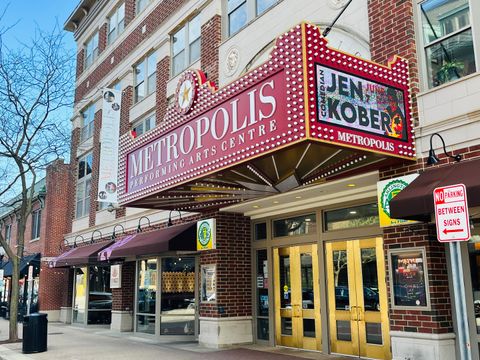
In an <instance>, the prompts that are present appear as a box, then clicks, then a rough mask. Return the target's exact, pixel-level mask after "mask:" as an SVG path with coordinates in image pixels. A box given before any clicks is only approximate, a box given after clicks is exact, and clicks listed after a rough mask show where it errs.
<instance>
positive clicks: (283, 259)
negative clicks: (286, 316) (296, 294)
mask: <svg viewBox="0 0 480 360" xmlns="http://www.w3.org/2000/svg"><path fill="white" fill-rule="evenodd" d="M279 259H280V284H279V285H280V286H279V288H278V290H279V291H280V307H281V308H282V309H287V308H291V307H292V293H291V288H292V287H291V284H290V256H289V255H281V256H280V257H279Z"/></svg>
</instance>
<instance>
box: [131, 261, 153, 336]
mask: <svg viewBox="0 0 480 360" xmlns="http://www.w3.org/2000/svg"><path fill="white" fill-rule="evenodd" d="M137 273H138V279H137V283H138V289H137V321H136V328H137V331H138V332H144V333H149V334H155V304H156V298H157V259H146V260H141V261H139V262H138V271H137ZM148 314H151V315H148Z"/></svg>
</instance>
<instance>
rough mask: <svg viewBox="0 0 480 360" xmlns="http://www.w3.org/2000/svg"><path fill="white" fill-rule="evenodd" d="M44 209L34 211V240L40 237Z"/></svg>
mask: <svg viewBox="0 0 480 360" xmlns="http://www.w3.org/2000/svg"><path fill="white" fill-rule="evenodd" d="M41 222H42V209H37V210H34V211H32V240H35V239H38V238H40V228H41Z"/></svg>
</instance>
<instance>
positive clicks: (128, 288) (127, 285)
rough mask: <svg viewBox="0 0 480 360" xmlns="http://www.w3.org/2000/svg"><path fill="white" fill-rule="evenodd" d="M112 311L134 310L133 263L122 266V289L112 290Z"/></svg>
mask: <svg viewBox="0 0 480 360" xmlns="http://www.w3.org/2000/svg"><path fill="white" fill-rule="evenodd" d="M112 297H113V303H112V310H119V311H133V310H134V309H135V304H134V300H135V262H127V263H124V264H123V265H122V287H121V288H120V289H112Z"/></svg>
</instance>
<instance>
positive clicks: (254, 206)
mask: <svg viewBox="0 0 480 360" xmlns="http://www.w3.org/2000/svg"><path fill="white" fill-rule="evenodd" d="M252 207H253V208H254V209H258V208H259V207H260V206H258V205H253V206H252Z"/></svg>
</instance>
